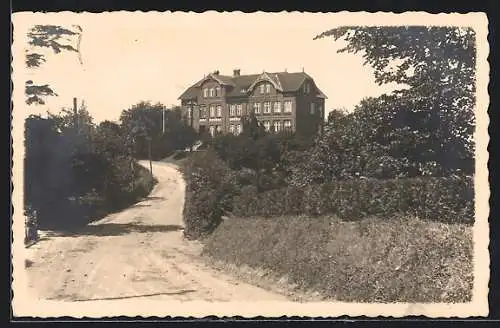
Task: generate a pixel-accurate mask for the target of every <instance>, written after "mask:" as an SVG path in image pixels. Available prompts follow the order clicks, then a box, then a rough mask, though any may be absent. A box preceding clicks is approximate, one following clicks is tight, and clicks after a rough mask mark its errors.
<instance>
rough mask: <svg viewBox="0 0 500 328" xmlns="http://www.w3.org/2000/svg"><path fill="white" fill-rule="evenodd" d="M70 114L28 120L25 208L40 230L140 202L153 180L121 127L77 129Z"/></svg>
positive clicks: (106, 124)
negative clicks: (128, 145)
mask: <svg viewBox="0 0 500 328" xmlns="http://www.w3.org/2000/svg"><path fill="white" fill-rule="evenodd" d="M68 115H70V116H68ZM71 115H74V114H72V113H70V114H66V115H65V116H64V115H62V116H61V115H60V116H54V115H53V116H49V118H42V117H39V116H31V117H29V118H28V119H27V120H26V122H25V124H26V125H25V127H26V130H25V133H26V136H25V142H26V144H25V146H26V148H25V149H26V155H25V169H24V174H25V186H24V188H25V199H24V200H25V208H26V209H31V210H33V211H36V216H37V219H38V223H39V226H40V228H42V229H54V230H61V229H62V230H67V229H76V228H79V227H81V226H82V225H85V224H87V223H89V222H90V221H92V220H95V219H98V218H100V217H102V216H104V215H106V214H107V213H110V212H111V211H115V210H118V209H121V208H124V207H126V206H128V205H130V204H132V203H134V202H136V201H137V200H139V199H140V198H141V197H144V196H146V195H147V194H148V193H149V192H150V191H151V189H152V188H153V185H154V184H155V181H154V179H152V178H151V176H150V175H149V172H148V171H147V170H146V169H144V168H143V167H142V166H140V165H138V164H137V163H136V161H135V160H134V159H133V158H132V157H131V156H130V154H129V150H128V149H127V148H126V147H125V145H124V137H123V135H121V133H120V128H119V126H118V125H116V124H115V123H111V122H103V123H101V124H100V125H99V126H95V125H93V124H91V123H87V124H86V125H83V124H82V125H81V126H80V127H81V130H80V131H76V130H75V128H74V126H73V125H72V124H67V123H65V122H73V121H74V118H73V116H71ZM82 117H83V116H82V115H79V118H80V121H81V122H83V121H84V120H83V119H81V118H82ZM145 173H146V174H145Z"/></svg>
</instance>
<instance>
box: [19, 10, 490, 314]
mask: <svg viewBox="0 0 500 328" xmlns="http://www.w3.org/2000/svg"><path fill="white" fill-rule="evenodd" d="M487 35H488V20H487V17H486V15H485V14H483V13H469V14H430V13H425V12H407V13H401V14H393V13H382V12H379V13H366V12H363V13H361V12H360V13H356V12H353V13H351V12H340V13H307V12H280V13H265V12H255V13H242V12H223V13H222V12H216V11H208V12H204V13H193V12H190V13H187V12H147V13H144V12H126V11H121V12H106V13H72V12H60V13H32V12H19V13H15V14H13V44H12V52H13V59H12V81H13V86H14V87H13V93H12V100H13V112H12V115H13V130H12V135H13V143H14V145H13V147H14V151H13V183H14V189H13V193H12V202H13V206H14V214H13V221H12V222H13V225H12V229H13V241H12V246H13V247H12V249H13V251H12V258H13V283H12V289H13V292H14V293H13V299H12V307H13V313H14V315H15V316H16V317H38V318H58V317H62V316H70V317H74V318H84V317H85V318H103V317H114V316H130V317H136V316H142V317H144V318H147V317H152V316H154V317H161V318H166V317H195V318H202V317H206V316H226V317H227V316H228V317H232V316H243V317H247V318H251V317H256V316H264V317H268V318H274V317H282V316H300V317H324V318H326V317H329V318H330V317H338V316H342V315H348V316H352V317H356V316H368V317H374V316H383V317H404V316H409V315H423V316H427V317H431V318H442V317H448V318H449V317H460V318H465V317H470V316H487V315H488V297H487V296H488V281H489V252H488V244H489V226H488V216H489V196H490V189H489V184H488V167H487V162H488V152H487V145H488V140H489V136H488V130H487V129H488V124H489V120H488V114H487V108H488V105H489V95H488V81H489V65H488V61H487V58H488V54H489V45H488V40H487Z"/></svg>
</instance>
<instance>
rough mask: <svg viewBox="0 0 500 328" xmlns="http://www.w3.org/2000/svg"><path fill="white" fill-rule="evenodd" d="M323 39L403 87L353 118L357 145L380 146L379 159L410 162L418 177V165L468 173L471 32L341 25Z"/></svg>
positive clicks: (367, 103)
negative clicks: (358, 55)
mask: <svg viewBox="0 0 500 328" xmlns="http://www.w3.org/2000/svg"><path fill="white" fill-rule="evenodd" d="M323 37H333V39H334V40H339V39H342V40H344V41H346V42H347V45H346V46H345V47H343V48H341V49H339V52H341V53H342V52H348V53H359V52H361V53H362V56H363V58H364V59H365V64H369V65H371V66H372V67H373V68H374V69H375V81H376V82H377V83H379V84H384V83H391V82H395V83H399V84H404V85H406V86H407V87H405V88H401V89H400V90H396V91H395V92H393V93H392V94H391V95H389V96H387V95H384V96H381V97H379V98H378V99H369V100H365V101H363V102H361V103H360V105H359V106H358V107H357V108H356V110H355V113H354V115H353V117H352V118H353V122H352V123H353V124H354V125H355V126H357V128H356V130H357V131H359V136H360V138H359V139H358V141H359V142H361V143H365V144H366V143H371V146H373V147H374V148H378V149H379V150H377V151H376V153H375V154H379V153H380V154H379V155H378V156H388V157H391V158H395V159H397V160H398V161H402V162H405V163H412V164H411V165H413V164H415V165H416V166H417V167H419V170H420V171H421V172H424V171H426V170H425V169H423V167H437V170H435V171H436V172H435V173H436V174H444V173H445V172H452V171H457V170H458V171H462V172H465V173H468V174H472V172H473V170H474V142H473V138H472V136H473V132H474V128H475V118H474V106H475V65H476V44H475V42H476V41H475V33H474V31H473V30H472V29H470V28H459V27H425V26H410V27H341V28H335V29H332V30H329V31H326V32H324V33H322V34H320V35H318V36H317V37H316V38H323ZM367 134H368V135H367ZM351 137H352V138H353V139H356V138H357V137H356V136H354V135H351ZM325 138H329V136H328V133H327V134H326V135H325ZM360 146H361V145H360ZM375 154H374V156H375ZM361 156H362V155H361ZM408 165H410V164H408ZM438 172H439V173H438Z"/></svg>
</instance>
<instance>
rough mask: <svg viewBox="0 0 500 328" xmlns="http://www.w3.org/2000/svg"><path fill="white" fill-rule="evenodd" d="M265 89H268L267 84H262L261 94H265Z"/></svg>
mask: <svg viewBox="0 0 500 328" xmlns="http://www.w3.org/2000/svg"><path fill="white" fill-rule="evenodd" d="M265 87H266V86H265V84H264V83H262V84H261V85H260V93H264V92H265Z"/></svg>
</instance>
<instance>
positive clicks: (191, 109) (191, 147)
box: [188, 101, 194, 152]
mask: <svg viewBox="0 0 500 328" xmlns="http://www.w3.org/2000/svg"><path fill="white" fill-rule="evenodd" d="M188 110H189V119H190V123H191V128H193V129H194V126H193V120H194V118H193V116H194V103H193V102H192V101H190V102H189V109H188ZM189 151H190V152H192V151H193V145H192V144H191V146H190V147H189Z"/></svg>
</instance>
